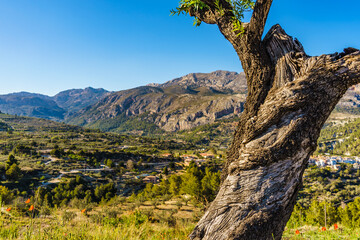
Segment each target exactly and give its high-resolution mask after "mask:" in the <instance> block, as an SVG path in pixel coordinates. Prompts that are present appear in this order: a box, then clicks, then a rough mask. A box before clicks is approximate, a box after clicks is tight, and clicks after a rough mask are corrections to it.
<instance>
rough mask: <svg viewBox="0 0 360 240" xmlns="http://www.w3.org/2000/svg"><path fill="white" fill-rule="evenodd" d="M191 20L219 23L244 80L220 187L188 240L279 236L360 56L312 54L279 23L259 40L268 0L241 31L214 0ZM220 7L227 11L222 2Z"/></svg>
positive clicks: (358, 74) (357, 71)
mask: <svg viewBox="0 0 360 240" xmlns="http://www.w3.org/2000/svg"><path fill="white" fill-rule="evenodd" d="M203 2H205V3H206V4H207V5H208V6H209V8H208V9H206V10H198V11H195V10H191V11H190V15H192V16H196V17H198V18H199V19H200V20H201V21H203V22H205V23H209V24H217V25H218V27H219V29H220V31H221V33H222V34H223V35H224V36H225V37H226V39H228V40H229V41H230V42H231V43H232V45H233V46H234V49H235V50H236V52H237V53H238V55H239V58H240V61H241V62H242V66H243V69H244V72H245V74H246V77H247V83H248V89H249V91H248V97H247V100H246V104H245V110H244V112H243V113H242V114H241V116H240V122H239V125H238V128H237V130H236V133H235V136H234V140H233V143H232V146H231V148H230V150H229V153H228V159H227V163H226V165H225V167H224V170H223V176H222V177H223V179H222V185H221V187H220V190H219V193H218V195H217V197H216V199H215V200H214V201H213V202H212V203H211V205H210V206H209V208H208V209H207V211H206V213H205V215H204V216H203V217H202V219H201V220H200V221H199V223H198V224H197V226H196V227H195V229H194V230H193V232H192V233H191V235H190V239H214V240H222V239H244V240H252V239H256V240H257V239H269V240H270V239H271V240H272V239H281V236H282V232H283V230H284V228H285V225H286V223H287V221H288V219H289V218H290V215H291V212H292V210H293V207H294V204H295V201H296V196H297V193H298V191H299V189H300V187H301V184H302V175H303V172H304V170H305V168H306V165H307V163H308V159H309V156H310V155H311V154H312V153H313V151H315V149H316V146H317V139H318V137H319V133H320V130H321V128H322V126H323V124H324V122H325V121H326V119H327V118H328V116H329V115H330V113H331V111H332V110H333V109H334V107H335V105H336V104H337V102H338V101H339V100H340V98H341V97H342V96H343V94H344V93H345V92H346V90H347V89H348V88H349V87H350V86H351V85H354V84H356V83H359V82H360V52H359V50H357V49H353V48H347V49H345V50H344V52H343V53H335V54H332V55H321V56H317V57H310V56H308V55H306V53H305V51H304V49H303V47H302V45H301V44H300V42H299V41H297V40H296V39H293V38H292V37H290V36H288V35H287V34H286V33H285V31H284V30H283V29H282V28H281V27H280V26H279V25H275V26H273V27H272V28H271V29H270V31H269V32H268V33H267V34H266V36H265V37H264V38H263V39H262V35H263V30H264V26H265V23H266V19H267V15H268V12H269V10H270V7H271V3H272V0H258V1H257V2H256V4H255V8H254V11H253V15H252V18H251V21H250V22H249V23H245V24H244V27H245V32H244V33H243V34H241V35H239V34H236V32H234V31H233V26H232V13H231V11H226V12H225V14H220V13H219V11H217V9H216V6H215V0H203ZM220 4H222V6H223V7H225V8H226V9H228V10H231V6H230V5H229V4H228V3H227V1H226V0H220Z"/></svg>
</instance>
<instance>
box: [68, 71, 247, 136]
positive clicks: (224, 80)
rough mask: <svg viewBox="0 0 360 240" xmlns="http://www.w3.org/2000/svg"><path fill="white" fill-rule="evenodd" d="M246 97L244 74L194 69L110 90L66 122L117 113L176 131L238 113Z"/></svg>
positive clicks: (88, 120)
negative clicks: (161, 81) (158, 80)
mask: <svg viewBox="0 0 360 240" xmlns="http://www.w3.org/2000/svg"><path fill="white" fill-rule="evenodd" d="M245 97H246V81H245V76H244V75H243V74H237V73H234V72H226V71H216V72H213V73H209V74H205V73H195V74H188V75H186V76H184V77H181V78H177V79H174V80H172V81H169V82H166V83H164V84H149V85H148V86H144V87H138V88H134V89H130V90H125V91H120V92H115V93H112V94H110V95H108V96H106V97H105V98H103V99H102V100H101V101H99V102H97V103H96V104H95V105H93V106H90V107H87V108H85V109H83V110H81V111H80V112H78V113H77V114H76V115H74V116H73V117H72V118H71V119H70V120H69V121H68V122H69V123H73V124H81V125H85V126H92V125H93V124H95V123H96V124H97V125H101V122H102V121H107V120H108V119H115V118H116V117H119V116H123V117H138V118H141V120H143V121H148V122H152V123H154V124H156V125H157V126H158V127H159V128H161V129H163V130H165V131H178V130H184V129H190V128H193V127H196V126H199V125H202V124H208V123H212V122H214V121H215V120H217V119H221V118H226V117H232V116H234V115H237V114H239V113H240V112H241V111H242V110H243V103H244V101H245Z"/></svg>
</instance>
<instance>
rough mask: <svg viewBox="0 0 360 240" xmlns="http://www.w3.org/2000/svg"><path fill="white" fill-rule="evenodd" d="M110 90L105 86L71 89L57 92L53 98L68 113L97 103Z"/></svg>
mask: <svg viewBox="0 0 360 240" xmlns="http://www.w3.org/2000/svg"><path fill="white" fill-rule="evenodd" d="M108 93H109V92H108V91H106V90H105V89H103V88H98V89H95V88H92V87H88V88H85V89H70V90H66V91H62V92H60V93H58V94H56V95H55V96H54V97H52V99H53V100H54V101H55V102H56V103H57V104H58V106H59V107H61V108H63V109H66V111H67V112H68V113H72V112H76V111H78V110H80V109H82V108H84V107H87V106H89V105H92V104H95V103H96V102H98V101H99V100H100V99H102V98H103V97H105V96H106V95H107V94H108Z"/></svg>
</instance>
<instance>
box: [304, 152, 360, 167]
mask: <svg viewBox="0 0 360 240" xmlns="http://www.w3.org/2000/svg"><path fill="white" fill-rule="evenodd" d="M309 164H310V165H316V166H318V167H331V168H333V169H335V170H340V169H341V164H351V165H353V168H354V169H360V157H357V156H355V157H342V156H331V155H330V154H329V155H325V156H324V155H319V156H312V157H310V159H309Z"/></svg>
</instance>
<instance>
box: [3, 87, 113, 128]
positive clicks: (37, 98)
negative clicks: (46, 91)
mask: <svg viewBox="0 0 360 240" xmlns="http://www.w3.org/2000/svg"><path fill="white" fill-rule="evenodd" d="M107 94H108V91H106V90H104V89H102V88H100V89H94V88H90V87H89V88H85V89H71V90H66V91H63V92H60V93H58V94H56V95H55V96H53V97H50V96H46V95H42V94H36V93H28V92H19V93H11V94H6V95H0V111H1V112H4V113H7V114H13V115H19V116H28V117H38V118H44V119H50V120H55V121H63V120H65V119H66V118H67V117H68V115H70V114H72V113H73V112H76V111H78V110H80V109H81V108H84V107H86V106H89V105H92V104H94V103H96V102H97V101H98V100H100V99H101V98H103V97H104V96H105V95H107Z"/></svg>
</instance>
